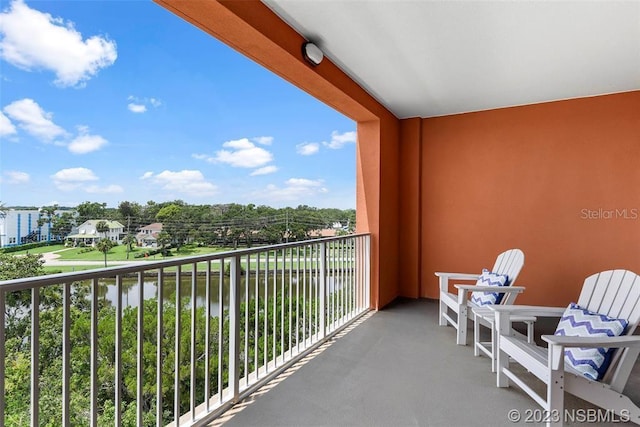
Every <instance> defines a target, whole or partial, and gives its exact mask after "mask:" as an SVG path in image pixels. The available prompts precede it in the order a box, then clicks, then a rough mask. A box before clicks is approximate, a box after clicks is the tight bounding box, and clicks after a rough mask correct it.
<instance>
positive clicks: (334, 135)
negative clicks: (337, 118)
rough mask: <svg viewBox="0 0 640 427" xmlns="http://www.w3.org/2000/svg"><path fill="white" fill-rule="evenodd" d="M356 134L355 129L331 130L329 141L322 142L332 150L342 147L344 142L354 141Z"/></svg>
mask: <svg viewBox="0 0 640 427" xmlns="http://www.w3.org/2000/svg"><path fill="white" fill-rule="evenodd" d="M356 138H357V134H356V132H355V131H351V132H344V133H338V132H337V131H333V132H331V141H330V142H323V144H324V145H325V146H327V147H329V148H332V149H334V150H337V149H340V148H342V147H343V146H344V145H346V144H350V143H355V142H356Z"/></svg>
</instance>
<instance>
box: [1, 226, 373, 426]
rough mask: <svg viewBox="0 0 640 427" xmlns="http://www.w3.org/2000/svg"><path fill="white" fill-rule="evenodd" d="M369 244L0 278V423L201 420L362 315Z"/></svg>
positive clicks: (301, 246) (339, 240) (345, 242)
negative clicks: (20, 277)
mask: <svg viewBox="0 0 640 427" xmlns="http://www.w3.org/2000/svg"><path fill="white" fill-rule="evenodd" d="M369 239H370V237H369V235H367V234H359V235H350V236H345V237H335V238H327V239H318V240H309V241H305V242H299V243H287V244H282V245H275V246H267V247H259V248H254V249H246V250H239V251H232V252H225V253H219V254H214V255H207V256H198V257H189V258H182V259H177V260H165V261H159V262H140V263H137V264H135V265H129V266H121V267H114V268H104V269H99V270H92V271H87V272H81V273H67V274H57V275H50V276H40V277H33V278H25V279H17V280H9V281H4V282H0V325H2V326H3V327H1V328H0V341H1V342H3V343H5V345H3V346H1V347H0V412H1V413H2V414H3V416H2V417H0V426H4V425H7V426H15V425H32V426H36V425H40V423H41V422H47V423H52V424H53V425H63V426H69V425H73V426H77V425H91V426H96V425H104V424H109V425H116V426H120V425H124V426H131V425H138V426H142V425H144V426H149V425H156V426H165V425H172V426H174V425H175V426H178V425H184V426H186V425H202V424H203V423H204V422H206V421H207V420H209V419H211V418H213V417H215V416H216V415H218V414H219V413H222V412H223V411H225V410H226V409H227V408H228V407H229V406H231V405H232V404H233V403H235V402H237V401H238V400H240V399H241V398H243V397H244V396H246V395H249V394H250V393H251V392H252V391H253V390H255V389H256V388H258V387H260V386H261V385H262V384H264V383H265V382H267V381H269V380H270V379H272V378H273V377H275V376H276V375H278V374H279V373H280V372H282V371H283V370H284V369H286V368H287V367H288V366H290V365H291V364H293V363H294V362H295V361H297V360H299V359H300V358H302V357H304V356H305V355H306V354H308V353H309V352H311V351H313V350H314V349H316V348H317V347H318V346H320V345H322V344H323V343H324V342H326V341H327V340H328V339H330V338H331V337H332V336H333V335H335V334H336V333H338V332H339V331H340V330H341V329H343V328H344V327H346V326H347V325H348V324H349V323H351V322H353V321H354V320H356V319H358V318H359V317H360V316H361V315H363V314H364V313H366V312H367V311H368V310H369V306H370V295H369V288H370V286H369V283H370V278H369V271H370V264H369V259H370V241H369Z"/></svg>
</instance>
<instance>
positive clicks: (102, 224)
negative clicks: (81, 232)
mask: <svg viewBox="0 0 640 427" xmlns="http://www.w3.org/2000/svg"><path fill="white" fill-rule="evenodd" d="M96 231H97V232H98V233H102V237H107V233H108V232H109V223H108V222H107V221H104V220H103V221H98V223H97V224H96Z"/></svg>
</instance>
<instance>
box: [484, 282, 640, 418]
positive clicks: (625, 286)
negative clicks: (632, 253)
mask: <svg viewBox="0 0 640 427" xmlns="http://www.w3.org/2000/svg"><path fill="white" fill-rule="evenodd" d="M577 303H578V305H579V306H580V307H581V308H585V309H587V310H590V311H593V312H596V313H598V314H604V315H607V316H609V317H613V318H616V319H625V320H627V321H628V326H627V328H626V330H625V332H624V336H620V337H604V338H600V337H575V336H557V335H543V336H542V339H543V340H544V341H546V342H547V343H548V347H547V348H544V347H539V346H536V345H535V344H531V343H527V342H526V341H524V340H521V339H518V338H515V337H513V336H511V334H510V324H511V320H510V316H511V315H513V314H516V315H533V316H537V317H545V316H547V317H561V316H562V314H563V313H564V311H565V309H566V307H560V308H557V307H536V306H515V305H514V306H494V307H492V310H494V311H495V312H496V323H497V329H498V332H499V337H498V349H499V352H498V374H497V386H498V387H508V386H509V380H511V381H513V382H514V383H515V384H516V385H517V386H518V387H520V388H521V389H522V390H523V391H525V392H526V393H527V394H529V396H531V397H532V398H533V400H535V401H536V402H537V403H538V404H539V405H540V406H542V408H543V410H544V411H545V412H544V413H545V417H546V421H547V425H548V426H550V425H562V424H563V421H564V417H565V413H564V393H565V392H567V393H570V394H573V395H575V396H578V397H579V398H581V399H584V400H586V401H588V402H590V403H592V404H594V405H597V406H599V407H601V408H605V410H613V411H614V412H615V413H616V414H617V415H618V416H619V417H620V419H623V418H624V419H628V420H629V421H632V422H634V423H636V424H640V408H639V407H638V406H637V405H636V404H634V403H633V402H632V401H631V400H630V399H629V398H628V397H627V396H625V395H623V394H621V393H622V391H623V390H624V387H625V385H626V383H627V380H628V379H629V375H630V374H631V370H632V368H633V365H634V363H635V361H636V359H637V358H638V354H639V353H640V336H637V335H635V336H634V335H633V333H634V331H635V330H636V328H637V326H638V323H639V322H640V276H638V275H637V274H635V273H632V272H630V271H627V270H610V271H604V272H601V273H598V274H594V275H592V276H590V277H588V278H587V279H586V280H585V282H584V285H583V287H582V292H581V293H580V297H579V298H578V301H577ZM567 347H581V348H598V347H602V348H615V349H616V350H615V353H613V356H612V358H611V364H610V365H609V368H608V369H607V371H606V372H605V375H604V376H603V378H602V379H601V380H600V381H596V380H592V379H589V378H587V377H586V376H584V375H583V374H582V373H580V372H578V371H577V370H575V369H573V367H571V366H569V365H567V366H565V363H564V350H565V348H567ZM510 361H515V362H517V363H519V364H520V365H521V366H522V367H524V368H525V369H526V370H527V371H529V372H531V373H532V374H533V375H535V376H536V377H537V378H539V379H540V380H541V381H542V382H543V383H545V384H546V386H547V393H546V397H542V396H540V395H539V394H537V393H536V392H535V391H534V390H533V389H532V388H531V387H530V385H528V384H527V383H526V382H525V381H523V379H522V378H520V377H518V376H517V375H516V373H514V371H513V370H511V369H510V368H509V363H510Z"/></svg>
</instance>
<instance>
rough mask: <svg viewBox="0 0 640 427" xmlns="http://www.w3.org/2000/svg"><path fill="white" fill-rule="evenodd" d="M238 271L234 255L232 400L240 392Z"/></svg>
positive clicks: (232, 284)
mask: <svg viewBox="0 0 640 427" xmlns="http://www.w3.org/2000/svg"><path fill="white" fill-rule="evenodd" d="M240 272H241V265H240V257H239V256H238V255H234V256H233V258H232V262H231V274H230V278H229V279H230V280H229V281H230V284H229V389H230V392H231V396H232V398H231V399H232V401H234V402H235V401H237V400H238V396H239V394H240V369H239V368H240V360H239V357H240V356H239V355H240V295H239V288H240V287H239V286H238V285H239V283H240V280H241V276H240ZM220 304H222V301H221V302H220Z"/></svg>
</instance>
